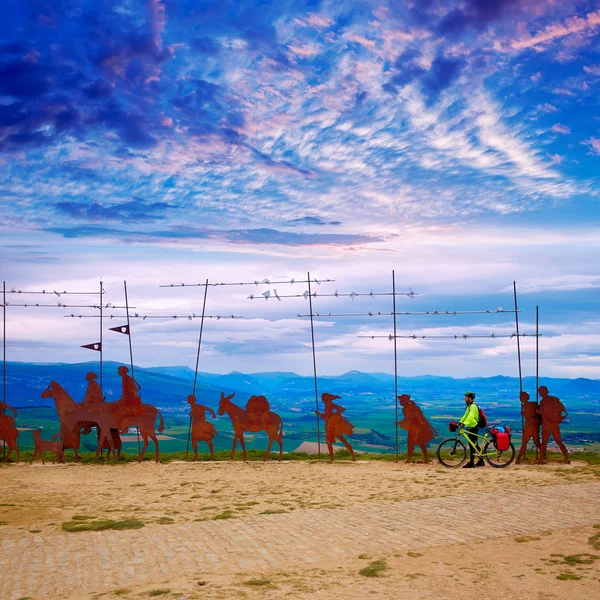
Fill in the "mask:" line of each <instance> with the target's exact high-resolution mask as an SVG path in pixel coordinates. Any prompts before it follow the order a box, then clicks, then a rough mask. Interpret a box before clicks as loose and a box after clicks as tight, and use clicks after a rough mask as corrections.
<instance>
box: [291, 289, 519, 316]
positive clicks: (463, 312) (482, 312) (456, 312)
mask: <svg viewBox="0 0 600 600" xmlns="http://www.w3.org/2000/svg"><path fill="white" fill-rule="evenodd" d="M403 295H406V294H396V296H403ZM280 297H281V298H283V297H287V296H280ZM394 304H395V302H394ZM514 312H515V311H514V310H503V309H498V310H453V311H449V310H446V311H440V310H426V311H418V312H396V311H393V312H391V313H387V312H381V311H379V312H373V311H369V312H367V313H339V314H338V313H315V314H314V316H315V317H390V316H396V315H447V316H452V317H455V316H457V315H495V314H500V313H514ZM519 312H520V311H519ZM296 316H297V317H308V316H309V315H300V314H298V315H296Z"/></svg>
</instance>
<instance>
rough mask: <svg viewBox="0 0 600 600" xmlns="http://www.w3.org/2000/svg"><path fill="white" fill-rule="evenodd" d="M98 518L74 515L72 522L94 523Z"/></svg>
mask: <svg viewBox="0 0 600 600" xmlns="http://www.w3.org/2000/svg"><path fill="white" fill-rule="evenodd" d="M97 518H98V517H90V516H88V515H73V516H72V517H71V521H92V520H93V519H97Z"/></svg>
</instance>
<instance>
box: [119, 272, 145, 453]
mask: <svg viewBox="0 0 600 600" xmlns="http://www.w3.org/2000/svg"><path fill="white" fill-rule="evenodd" d="M123 286H124V287H125V310H126V311H127V331H128V333H129V335H128V336H127V337H128V338H129V360H130V363H131V377H132V378H133V379H135V376H134V371H133V349H132V347H131V327H130V326H129V302H128V301H127V282H126V281H123ZM136 430H137V443H138V458H139V456H140V454H141V453H142V449H141V447H140V428H139V425H138V426H137V427H136Z"/></svg>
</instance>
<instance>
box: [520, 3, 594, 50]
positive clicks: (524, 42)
mask: <svg viewBox="0 0 600 600" xmlns="http://www.w3.org/2000/svg"><path fill="white" fill-rule="evenodd" d="M599 27H600V10H597V11H594V12H591V13H588V14H587V15H585V16H584V17H571V18H570V19H567V20H566V21H565V22H564V23H552V24H550V25H547V26H546V27H545V28H544V29H543V30H541V31H538V32H537V33H534V34H533V35H530V34H528V33H526V34H524V35H522V36H521V37H520V38H519V39H517V40H513V41H512V42H510V48H512V49H514V50H524V49H527V48H538V47H539V46H546V45H548V44H549V43H551V42H553V41H554V40H556V39H560V38H563V37H566V36H570V35H575V34H578V33H584V32H588V31H594V30H595V29H597V28H599Z"/></svg>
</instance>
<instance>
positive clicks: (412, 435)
mask: <svg viewBox="0 0 600 600" xmlns="http://www.w3.org/2000/svg"><path fill="white" fill-rule="evenodd" d="M398 400H399V401H400V405H401V406H402V414H403V415H404V419H402V420H401V421H396V425H398V426H399V427H400V428H401V429H404V430H405V431H407V432H408V441H407V454H406V462H407V463H410V459H411V458H412V455H413V452H414V449H415V446H419V447H420V448H421V451H422V452H423V458H424V462H425V463H430V462H431V461H430V460H429V458H428V456H427V443H428V442H430V441H431V440H432V439H433V438H435V436H436V435H437V431H436V430H435V429H434V428H433V427H432V425H431V423H430V422H429V421H428V420H427V418H426V417H425V415H424V414H423V411H422V410H421V409H420V408H419V407H418V406H417V404H416V403H415V402H414V401H413V400H411V399H410V396H409V395H408V394H402V395H401V396H398Z"/></svg>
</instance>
